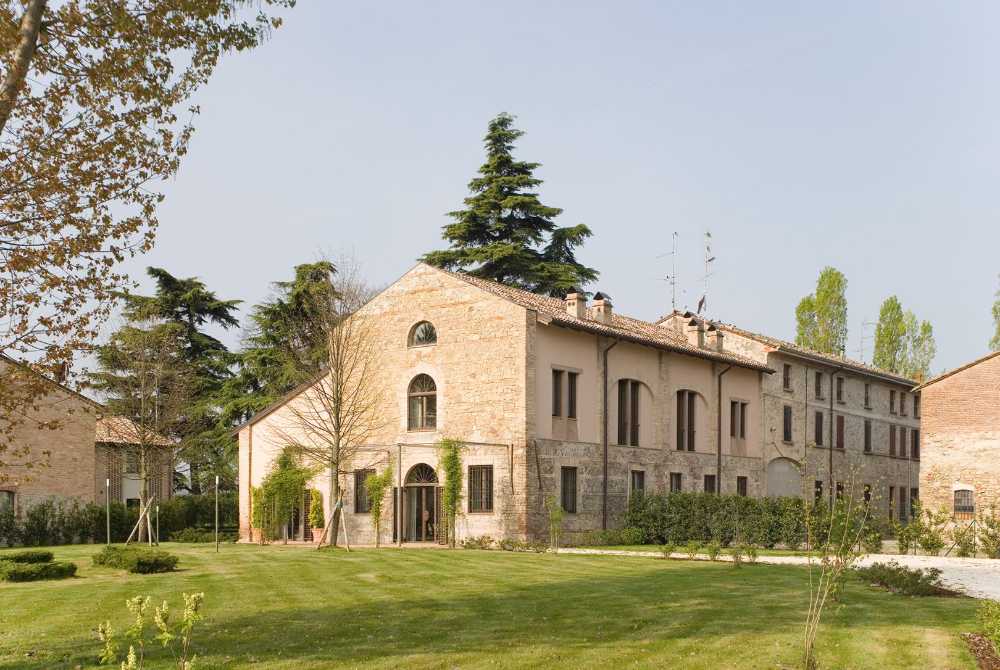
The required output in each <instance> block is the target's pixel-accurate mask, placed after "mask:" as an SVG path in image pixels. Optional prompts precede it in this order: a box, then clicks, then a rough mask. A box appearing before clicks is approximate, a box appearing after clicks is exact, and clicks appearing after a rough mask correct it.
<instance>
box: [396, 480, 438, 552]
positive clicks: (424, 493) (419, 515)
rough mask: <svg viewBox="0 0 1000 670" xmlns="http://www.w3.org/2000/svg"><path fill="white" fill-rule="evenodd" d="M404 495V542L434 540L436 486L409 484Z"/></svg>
mask: <svg viewBox="0 0 1000 670" xmlns="http://www.w3.org/2000/svg"><path fill="white" fill-rule="evenodd" d="M404 490H405V495H404V497H403V508H404V517H403V518H404V520H405V524H404V528H403V541H404V542H432V541H433V540H434V531H435V529H436V527H437V505H436V502H437V501H436V496H435V495H434V493H435V487H433V486H407V487H406V488H405V489H404Z"/></svg>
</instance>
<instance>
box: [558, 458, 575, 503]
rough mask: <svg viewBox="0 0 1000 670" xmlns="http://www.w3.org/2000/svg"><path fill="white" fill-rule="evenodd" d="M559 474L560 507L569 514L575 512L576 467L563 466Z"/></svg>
mask: <svg viewBox="0 0 1000 670" xmlns="http://www.w3.org/2000/svg"><path fill="white" fill-rule="evenodd" d="M560 475H561V476H560V485H561V486H560V490H559V493H560V500H561V502H562V508H563V510H564V511H566V512H569V513H570V514H576V468H571V467H563V468H562V470H561V472H560Z"/></svg>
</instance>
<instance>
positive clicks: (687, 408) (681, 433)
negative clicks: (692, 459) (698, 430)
mask: <svg viewBox="0 0 1000 670" xmlns="http://www.w3.org/2000/svg"><path fill="white" fill-rule="evenodd" d="M695 397H696V394H695V392H694V391H678V392H677V451H684V450H685V449H687V450H688V451H694V447H695V428H694V427H695Z"/></svg>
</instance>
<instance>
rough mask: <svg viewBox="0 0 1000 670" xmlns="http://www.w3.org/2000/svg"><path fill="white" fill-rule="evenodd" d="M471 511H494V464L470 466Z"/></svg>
mask: <svg viewBox="0 0 1000 670" xmlns="http://www.w3.org/2000/svg"><path fill="white" fill-rule="evenodd" d="M469 511H470V512H472V513H476V512H492V511H493V466H492V465H470V466H469Z"/></svg>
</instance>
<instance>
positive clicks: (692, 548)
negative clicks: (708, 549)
mask: <svg viewBox="0 0 1000 670" xmlns="http://www.w3.org/2000/svg"><path fill="white" fill-rule="evenodd" d="M699 551H701V543H700V542H695V541H694V540H691V541H690V542H688V543H687V544H686V545H684V553H686V554H687V555H688V558H690V559H692V560H694V558H695V557H696V556H697V555H698V552H699Z"/></svg>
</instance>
